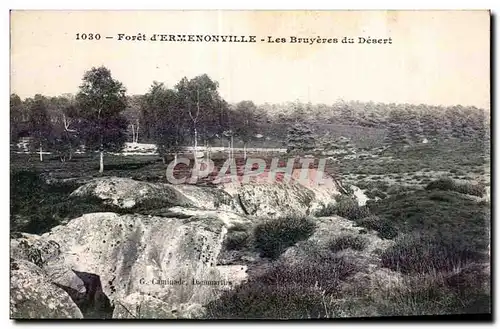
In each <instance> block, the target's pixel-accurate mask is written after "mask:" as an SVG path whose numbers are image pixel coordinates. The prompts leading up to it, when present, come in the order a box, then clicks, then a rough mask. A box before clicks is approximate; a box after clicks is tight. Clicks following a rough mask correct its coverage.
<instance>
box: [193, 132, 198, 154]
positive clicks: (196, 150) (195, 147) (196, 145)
mask: <svg viewBox="0 0 500 329" xmlns="http://www.w3.org/2000/svg"><path fill="white" fill-rule="evenodd" d="M197 152H198V130H196V125H195V126H194V150H193V155H194V162H195V163H197V162H198V158H197V154H196V153H197Z"/></svg>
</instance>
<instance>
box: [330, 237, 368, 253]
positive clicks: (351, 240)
mask: <svg viewBox="0 0 500 329" xmlns="http://www.w3.org/2000/svg"><path fill="white" fill-rule="evenodd" d="M367 244H368V241H367V240H366V239H365V238H364V237H363V236H359V235H353V234H346V235H341V236H339V237H336V238H333V239H332V240H331V241H330V242H329V243H328V248H329V249H330V250H331V251H332V252H338V251H341V250H344V249H352V250H358V251H361V250H364V249H365V248H366V245H367Z"/></svg>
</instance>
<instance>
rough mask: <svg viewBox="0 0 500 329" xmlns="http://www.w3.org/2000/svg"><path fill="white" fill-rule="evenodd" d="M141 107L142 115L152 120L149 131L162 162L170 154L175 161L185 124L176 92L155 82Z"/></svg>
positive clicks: (180, 146)
mask: <svg viewBox="0 0 500 329" xmlns="http://www.w3.org/2000/svg"><path fill="white" fill-rule="evenodd" d="M142 107H143V112H144V113H148V114H149V116H150V117H152V118H154V121H153V123H152V126H151V127H150V130H151V134H152V136H153V137H154V140H155V141H156V147H157V151H158V153H159V154H160V156H162V158H163V161H164V162H165V157H166V155H167V154H168V153H172V152H173V153H174V157H175V161H176V160H177V152H179V151H180V150H181V149H182V144H183V142H184V134H183V130H184V129H183V128H184V122H185V120H184V117H183V113H182V111H181V110H180V109H179V105H178V99H177V94H176V92H175V91H174V90H172V89H167V88H165V86H164V85H163V83H158V82H156V81H155V82H153V85H152V86H151V88H150V90H149V92H148V93H147V94H146V95H145V97H144V102H143V104H142Z"/></svg>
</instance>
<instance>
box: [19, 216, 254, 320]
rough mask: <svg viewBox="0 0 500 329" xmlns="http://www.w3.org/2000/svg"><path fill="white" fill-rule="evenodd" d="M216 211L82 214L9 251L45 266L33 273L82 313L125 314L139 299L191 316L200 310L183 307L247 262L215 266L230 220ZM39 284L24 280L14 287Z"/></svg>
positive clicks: (231, 278) (232, 277)
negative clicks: (230, 266) (175, 214)
mask: <svg viewBox="0 0 500 329" xmlns="http://www.w3.org/2000/svg"><path fill="white" fill-rule="evenodd" d="M177 211H180V210H179V209H177ZM214 215H215V214H212V216H210V214H209V215H205V216H203V215H201V214H193V215H191V216H189V215H187V216H186V215H185V216H182V218H175V217H172V218H166V217H158V216H146V215H139V214H136V215H122V216H120V215H118V214H115V213H92V214H86V215H84V216H82V217H79V218H75V219H73V220H71V221H70V222H69V223H68V224H67V225H61V226H57V227H54V228H53V229H52V230H51V231H50V232H48V233H45V234H43V235H41V236H36V235H28V234H23V235H22V236H21V237H20V238H17V239H13V240H11V254H12V257H14V258H17V259H22V260H23V261H24V262H25V263H28V262H30V264H33V266H35V267H36V265H34V264H37V265H38V266H39V268H41V269H42V270H43V272H42V271H40V272H39V273H38V272H37V275H39V276H40V277H43V278H44V280H45V281H46V282H48V283H47V284H50V282H52V283H53V287H54V289H60V290H57V291H60V293H61V294H64V292H63V291H66V292H67V293H68V295H65V296H66V297H68V298H70V297H69V296H71V299H73V304H75V305H78V306H79V307H80V309H81V312H82V313H83V315H84V316H85V317H87V318H95V317H101V318H103V317H104V318H105V317H108V316H109V317H110V316H111V315H113V316H115V317H116V316H121V315H124V316H126V317H128V316H130V313H133V312H132V310H131V309H130V308H129V307H128V306H127V305H129V306H130V305H131V303H132V304H133V301H134V300H139V299H140V300H143V299H145V300H146V301H145V305H149V306H147V307H153V305H157V304H158V303H160V304H161V305H163V306H162V310H164V311H165V312H167V313H168V312H170V313H172V314H173V315H172V316H173V317H185V316H192V314H196V313H199V312H200V310H198V311H193V309H192V307H188V306H192V305H203V304H205V303H207V302H208V301H210V300H212V299H213V298H216V297H217V296H218V294H219V292H221V291H223V290H224V289H230V288H231V286H232V285H235V284H238V283H239V282H238V281H241V280H244V279H245V277H246V274H245V273H244V271H245V268H244V267H241V269H240V270H239V271H238V270H236V271H235V269H234V268H233V269H228V267H227V266H221V267H219V266H217V262H216V261H217V257H218V254H219V252H220V249H221V248H222V242H223V240H224V237H225V234H226V232H227V227H228V226H230V225H231V224H232V222H231V218H235V217H227V218H224V220H221V219H219V218H218V217H217V216H214ZM235 219H236V221H238V222H242V221H244V218H243V217H236V218H235ZM36 282H37V281H36V280H33V281H32V280H29V282H28V280H25V281H22V282H21V283H20V284H19V285H18V286H19V288H18V289H27V288H26V287H25V286H23V284H27V285H28V286H27V287H29V286H30V285H38V284H37V283H36ZM57 287H59V288H57ZM133 294H134V295H133ZM130 295H133V296H132V297H131V296H130ZM143 295H144V296H148V297H144V298H143V297H140V296H143ZM139 297H140V298H139ZM107 299H109V301H110V303H111V305H113V308H109V307H108V305H107V302H106V300H107ZM68 303H69V304H71V303H70V302H69V301H68ZM141 303H142V302H141ZM73 304H71V305H73ZM82 305H84V307H82ZM73 306H74V305H73ZM117 306H119V307H120V309H118V310H117V309H116V307H117ZM136 306H137V305H136ZM147 307H146V308H145V309H143V311H144V312H146V311H145V310H146V309H147ZM125 309H127V310H125ZM132 309H133V310H135V306H134V307H132ZM183 312H187V313H183ZM170 313H168V314H170ZM126 314H128V315H126ZM34 317H36V316H34Z"/></svg>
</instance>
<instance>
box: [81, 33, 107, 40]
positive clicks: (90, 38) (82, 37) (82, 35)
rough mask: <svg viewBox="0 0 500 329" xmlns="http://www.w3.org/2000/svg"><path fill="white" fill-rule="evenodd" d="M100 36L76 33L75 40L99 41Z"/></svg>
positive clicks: (97, 34)
mask: <svg viewBox="0 0 500 329" xmlns="http://www.w3.org/2000/svg"><path fill="white" fill-rule="evenodd" d="M100 39H101V35H100V34H99V33H77V34H76V40H100Z"/></svg>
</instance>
